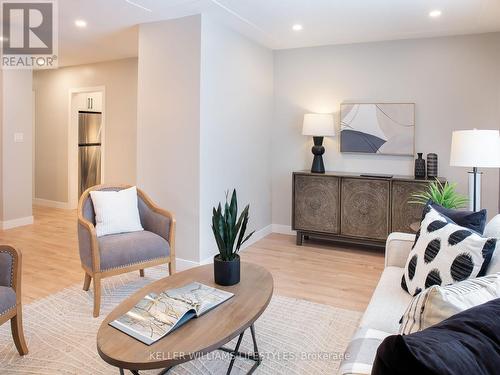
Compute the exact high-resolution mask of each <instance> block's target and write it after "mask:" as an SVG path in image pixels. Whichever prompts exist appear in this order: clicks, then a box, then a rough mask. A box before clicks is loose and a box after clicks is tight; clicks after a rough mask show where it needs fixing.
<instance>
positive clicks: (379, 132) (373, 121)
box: [340, 103, 415, 156]
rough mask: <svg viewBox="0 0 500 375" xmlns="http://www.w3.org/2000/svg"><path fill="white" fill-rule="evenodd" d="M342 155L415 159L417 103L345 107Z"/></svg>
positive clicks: (341, 137)
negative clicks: (394, 156) (408, 157)
mask: <svg viewBox="0 0 500 375" xmlns="http://www.w3.org/2000/svg"><path fill="white" fill-rule="evenodd" d="M340 152H352V153H365V154H379V155H408V156H413V155H414V154H415V104H414V103H344V104H341V105H340Z"/></svg>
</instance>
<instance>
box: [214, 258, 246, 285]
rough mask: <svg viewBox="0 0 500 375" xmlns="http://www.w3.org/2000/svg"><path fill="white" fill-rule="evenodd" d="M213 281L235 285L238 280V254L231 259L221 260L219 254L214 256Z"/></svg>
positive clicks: (219, 283)
mask: <svg viewBox="0 0 500 375" xmlns="http://www.w3.org/2000/svg"><path fill="white" fill-rule="evenodd" d="M214 279H215V283H216V284H218V285H223V286H230V285H235V284H238V283H239V282H240V256H239V255H236V258H235V259H233V260H222V259H221V257H220V254H217V255H216V256H214Z"/></svg>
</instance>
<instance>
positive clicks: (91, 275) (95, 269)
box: [78, 185, 176, 317]
mask: <svg viewBox="0 0 500 375" xmlns="http://www.w3.org/2000/svg"><path fill="white" fill-rule="evenodd" d="M130 187H131V186H130V185H97V186H93V187H91V188H89V189H87V190H86V191H85V192H84V193H83V194H82V196H81V197H80V200H79V203H78V223H79V224H80V225H82V226H83V227H84V228H85V229H86V230H87V231H88V232H89V233H90V249H91V257H92V267H91V268H89V267H88V266H87V265H86V264H84V263H83V261H82V268H83V270H84V271H85V280H84V282H83V290H85V291H87V290H89V288H90V282H91V280H92V279H94V311H93V315H94V317H98V316H99V311H100V306H101V280H102V279H103V278H105V277H110V276H116V275H120V274H123V273H127V272H132V271H137V270H139V274H140V276H141V277H144V269H145V268H148V267H153V266H157V265H160V264H165V263H168V270H169V274H170V275H172V274H174V273H175V224H176V222H175V217H174V215H173V213H171V212H170V211H167V210H164V209H162V208H160V207H158V206H157V205H156V204H155V203H154V202H153V201H152V200H151V199H150V198H149V197H148V196H147V195H146V194H145V193H144V192H143V191H142V190H140V189H137V195H138V196H139V197H140V198H141V199H142V201H143V202H144V203H145V204H146V206H147V207H148V208H149V209H150V210H152V211H153V212H155V213H157V214H159V215H162V216H164V217H166V218H168V219H169V220H170V228H169V235H168V243H169V246H170V254H169V256H167V257H161V258H157V259H154V260H151V261H147V262H140V263H135V264H132V265H127V266H124V267H120V268H114V269H110V270H105V271H101V267H100V262H101V258H100V250H99V242H98V241H97V235H96V231H95V226H94V224H93V223H92V222H90V221H89V220H87V219H86V218H85V217H84V215H83V210H84V207H83V206H84V203H85V201H86V199H87V198H89V196H90V192H91V191H93V190H105V189H116V190H122V189H127V188H130ZM89 199H90V198H89Z"/></svg>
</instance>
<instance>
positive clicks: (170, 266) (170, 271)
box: [168, 260, 175, 276]
mask: <svg viewBox="0 0 500 375" xmlns="http://www.w3.org/2000/svg"><path fill="white" fill-rule="evenodd" d="M174 273H175V260H172V261H170V262H169V263H168V274H169V276H170V275H173V274H174Z"/></svg>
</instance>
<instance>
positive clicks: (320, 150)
mask: <svg viewBox="0 0 500 375" xmlns="http://www.w3.org/2000/svg"><path fill="white" fill-rule="evenodd" d="M313 140H314V146H313V147H312V149H311V151H312V153H313V154H314V159H313V163H312V167H311V172H312V173H325V164H323V154H324V153H325V148H324V147H323V137H313Z"/></svg>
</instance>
